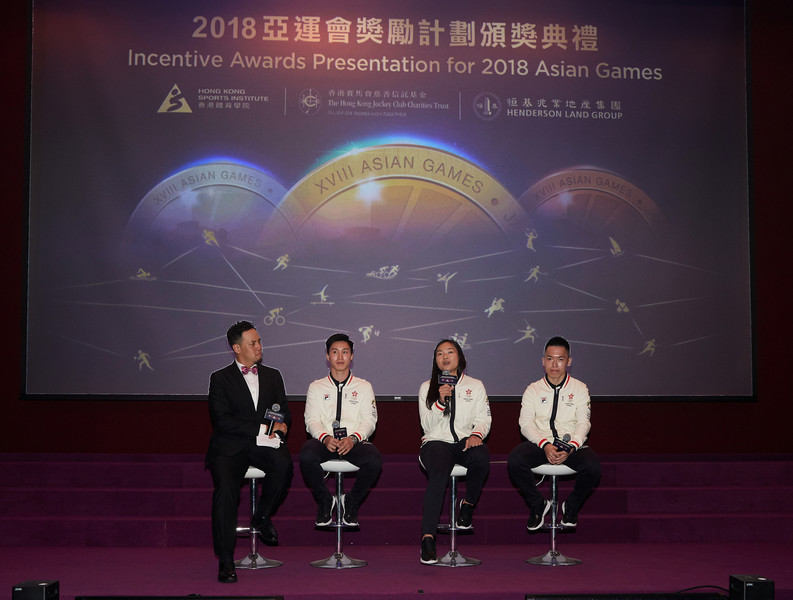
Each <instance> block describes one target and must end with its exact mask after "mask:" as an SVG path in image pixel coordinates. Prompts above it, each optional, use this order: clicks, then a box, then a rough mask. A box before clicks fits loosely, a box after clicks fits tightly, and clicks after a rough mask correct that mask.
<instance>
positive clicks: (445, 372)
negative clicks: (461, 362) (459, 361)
mask: <svg viewBox="0 0 793 600" xmlns="http://www.w3.org/2000/svg"><path fill="white" fill-rule="evenodd" d="M443 375H451V371H444V372H443Z"/></svg>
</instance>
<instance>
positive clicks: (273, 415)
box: [264, 402, 284, 437]
mask: <svg viewBox="0 0 793 600" xmlns="http://www.w3.org/2000/svg"><path fill="white" fill-rule="evenodd" d="M280 410H281V405H280V404H278V403H277V402H276V403H275V404H273V406H272V407H271V408H268V409H267V410H266V411H265V413H264V418H265V419H269V420H270V423H269V424H268V425H267V435H270V434H271V433H272V432H273V427H275V424H276V423H283V422H284V413H282V412H278V411H280ZM276 434H278V432H277V431H276ZM279 437H280V436H279Z"/></svg>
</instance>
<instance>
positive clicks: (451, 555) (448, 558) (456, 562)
mask: <svg viewBox="0 0 793 600" xmlns="http://www.w3.org/2000/svg"><path fill="white" fill-rule="evenodd" d="M419 464H420V465H421V466H422V467H424V463H422V462H421V459H420V458H419ZM466 475H468V468H467V467H465V466H464V465H461V464H458V463H455V465H454V466H453V467H452V472H451V473H449V501H450V506H449V524H448V525H447V524H446V523H438V530H443V531H448V532H449V551H448V552H447V553H446V554H444V555H443V556H442V557H440V558H439V559H438V562H436V563H432V564H430V565H429V566H431V567H473V566H475V565H479V564H482V561H481V560H479V559H478V558H470V557H468V556H463V555H462V554H460V552H459V551H458V550H457V532H458V531H459V530H460V528H459V527H457V478H458V477H465V476H466ZM466 531H471V530H470V529H468V530H466Z"/></svg>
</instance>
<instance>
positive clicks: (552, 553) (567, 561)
mask: <svg viewBox="0 0 793 600" xmlns="http://www.w3.org/2000/svg"><path fill="white" fill-rule="evenodd" d="M549 477H550V478H551V511H550V512H551V522H550V524H549V523H546V524H544V525H543V526H542V528H543V529H548V530H550V532H551V549H550V550H548V552H546V553H545V554H543V555H541V556H535V557H533V558H528V559H526V562H527V563H530V564H532V565H543V566H546V567H564V566H570V565H578V564H581V560H580V559H578V558H570V557H568V556H565V555H564V554H562V553H561V552H559V550H557V548H556V532H557V531H559V530H562V529H566V528H565V526H564V525H562V524H561V523H560V522H559V521H558V517H559V494H558V481H557V477H558V476H557V475H553V474H552V475H549Z"/></svg>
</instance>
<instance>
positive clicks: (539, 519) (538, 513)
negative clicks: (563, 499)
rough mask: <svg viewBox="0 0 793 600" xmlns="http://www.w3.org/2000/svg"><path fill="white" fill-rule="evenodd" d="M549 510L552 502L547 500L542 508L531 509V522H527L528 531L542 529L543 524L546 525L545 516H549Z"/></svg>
mask: <svg viewBox="0 0 793 600" xmlns="http://www.w3.org/2000/svg"><path fill="white" fill-rule="evenodd" d="M549 510H551V501H550V500H546V501H545V504H543V506H542V508H540V507H537V508H535V507H531V514H530V515H529V520H528V521H526V529H528V530H529V531H537V530H538V529H539V528H540V527H542V524H543V523H545V515H547V514H548V511H549Z"/></svg>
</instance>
